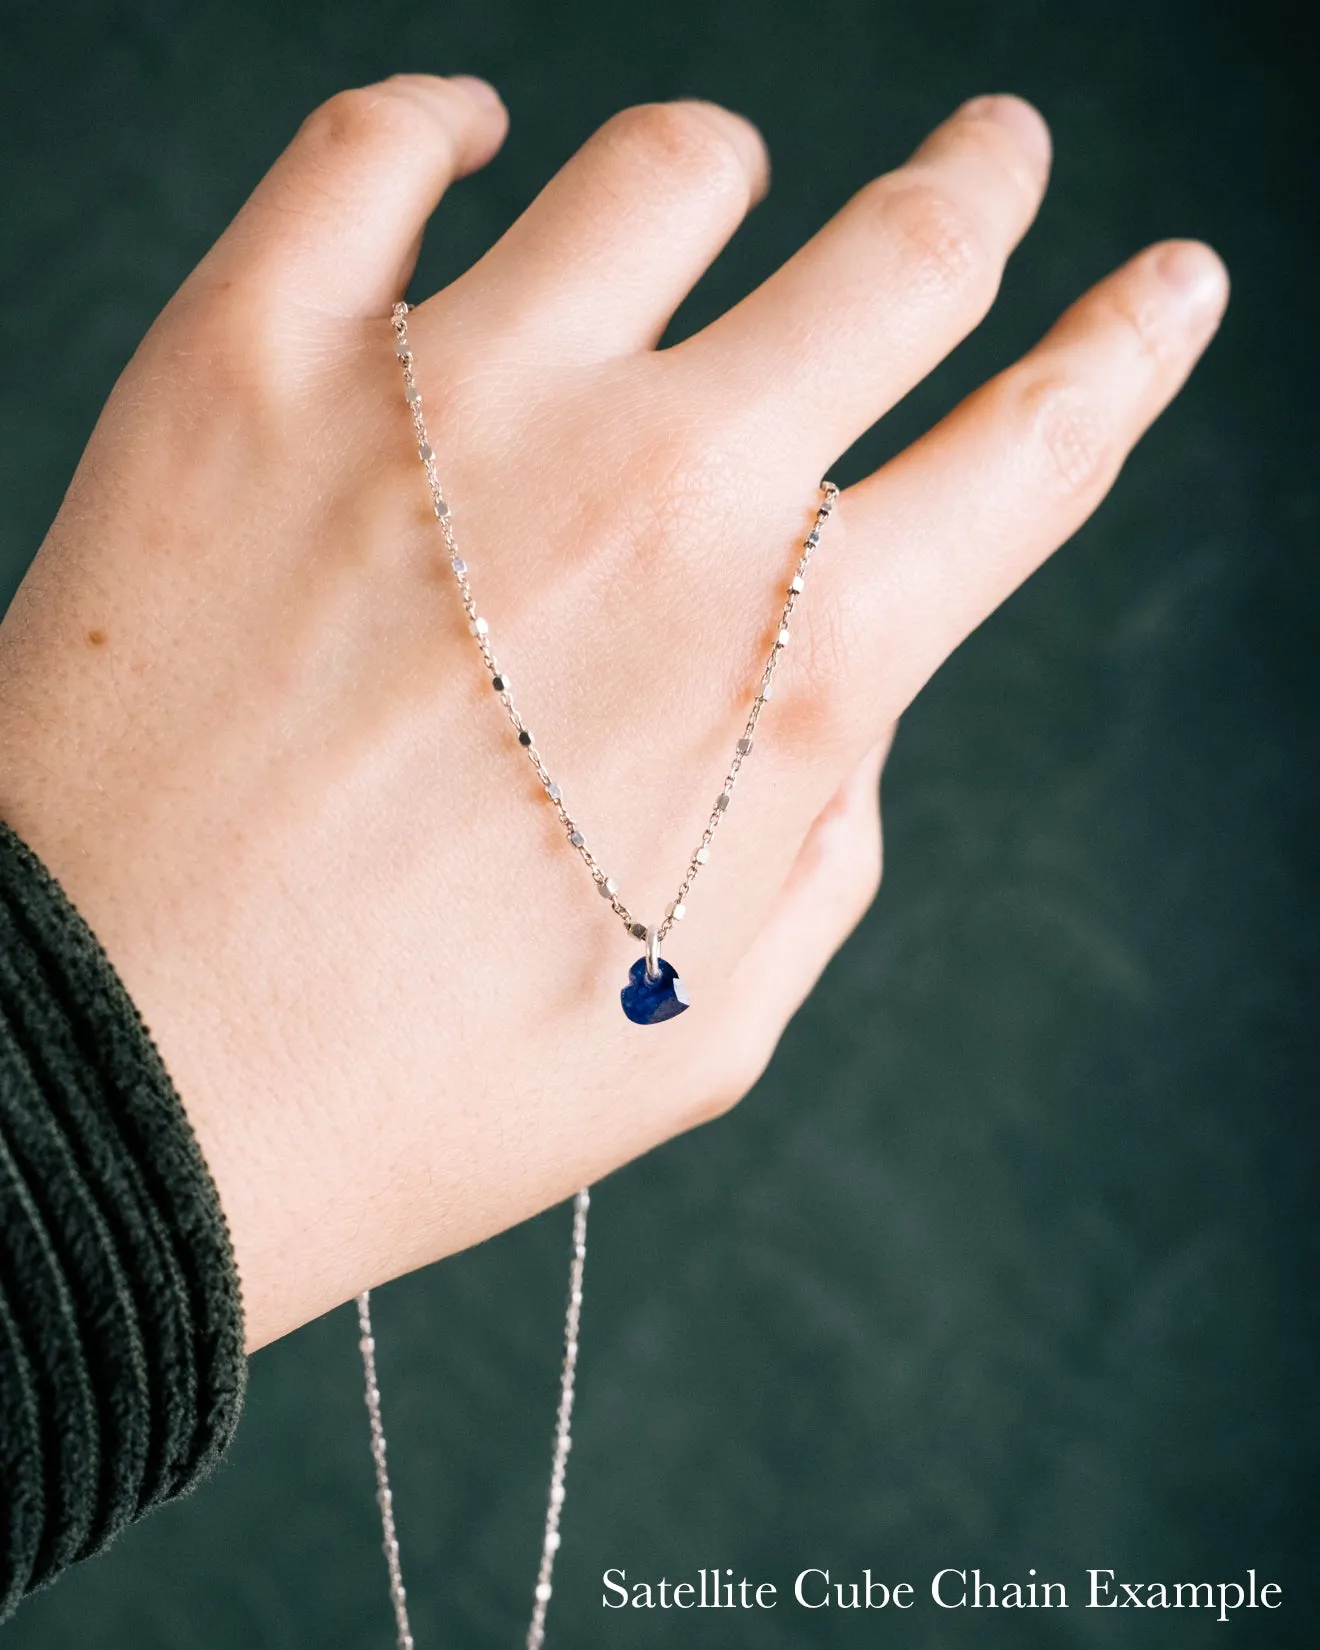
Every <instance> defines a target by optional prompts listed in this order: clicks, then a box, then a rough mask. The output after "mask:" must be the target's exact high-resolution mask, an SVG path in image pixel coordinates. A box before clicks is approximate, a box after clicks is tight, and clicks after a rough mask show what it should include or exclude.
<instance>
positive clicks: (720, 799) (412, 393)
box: [393, 303, 839, 941]
mask: <svg viewBox="0 0 1320 1650" xmlns="http://www.w3.org/2000/svg"><path fill="white" fill-rule="evenodd" d="M393 319H394V353H395V355H396V356H397V357H398V359H399V364H400V366H401V367H402V368H403V393H404V395H405V396H406V398H407V401H408V409H409V411H410V413H411V414H412V425H413V434H414V435H415V436H416V438H417V453H418V456H419V457H420V459H421V461H422V465H423V467H424V469H425V471H426V484H427V487H428V489H429V490H430V494H431V508H432V509H433V510H434V511H435V516H436V520H437V521H438V522H439V524H440V531H441V533H442V534H443V536H444V541H445V546H446V548H447V549H448V551H449V565H450V568H451V569H452V570H453V574H454V578H455V580H456V581H457V583H458V592H459V595H460V597H461V598H462V602H463V611H464V612H465V613H466V614H467V618H468V629H469V630H470V631H471V632H472V635H473V636H474V638H475V639H476V643H477V647H478V648H479V649H480V651H481V657H482V660H483V661H484V663H485V666H486V669H487V671H488V672H489V673H490V684H491V686H492V687H493V688H494V690H495V692H496V693H497V694H498V695H499V699H500V703H501V704H502V705H503V706H504V711H505V714H506V715H507V716H508V718H509V721H510V722H511V723H512V725H513V729H514V732H515V733H516V734H517V735H518V743H519V744H520V745H521V746H522V747H523V749H524V750H525V751H526V752H527V756H528V759H529V761H530V762H531V764H532V766H533V768H535V769H536V777H537V778H538V779H539V780H540V782H541V789H542V790H543V791H544V792H545V794H546V796H547V797H548V798H549V799H550V802H551V804H552V805H553V807H554V810H555V813H556V814H557V815H558V816H559V823H560V824H561V825H562V826H563V827H564V834H565V835H566V836H567V838H568V843H569V846H570V847H571V848H573V849H574V850H576V852H577V854H578V856H579V858H580V859H581V860H582V862H583V864H584V865H585V866H586V867H587V870H588V871H589V872H590V874H591V880H592V881H593V882H594V883H595V884H596V891H597V893H599V894H600V895H601V897H602V898H603V899H607V900H608V901H609V902H610V908H611V909H612V910H613V912H614V914H615V916H616V917H618V919H619V921H620V922H622V924H623V926H624V927H625V928H626V929H627V930H628V932H629V933H630V934H631V935H632V937H633V938H634V939H637V940H645V939H646V938H647V932H648V930H647V925H646V924H645V923H644V922H640V921H639V920H638V919H637V918H636V917H635V916H634V915H633V913H632V912H631V911H630V910H629V908H628V907H627V906H626V905H625V904H624V903H623V901H622V900H621V899H620V898H619V888H618V884H617V883H616V882H615V880H614V878H613V877H611V876H609V875H607V873H606V871H605V869H604V867H603V866H602V865H601V864H600V862H599V861H598V860H597V858H596V856H595V854H593V853H592V851H591V849H590V848H588V846H587V841H586V837H585V836H584V834H583V831H582V828H581V826H580V825H579V824H578V823H577V821H576V820H575V819H574V818H573V816H572V814H571V813H570V812H569V810H568V808H567V807H566V805H565V803H564V797H563V792H562V790H561V789H560V787H559V785H558V784H557V783H556V782H555V780H554V779H552V778H551V776H550V772H549V770H548V769H547V767H546V765H545V762H544V760H543V758H542V756H541V753H540V751H539V750H538V749H537V747H536V742H535V740H534V739H533V738H532V733H531V730H530V728H528V726H527V725H526V723H525V722H524V721H523V719H522V717H521V716H520V715H519V713H518V708H517V706H516V705H515V704H514V700H513V695H512V693H511V692H510V690H509V677H508V673H507V672H506V671H505V670H504V669H503V668H502V667H501V665H500V663H499V661H498V659H497V658H496V656H495V645H494V643H493V642H492V641H491V638H490V626H489V624H488V623H487V621H486V620H485V619H484V618H483V617H482V615H481V614H480V613H478V611H477V604H476V601H475V600H474V599H473V595H472V585H471V582H470V581H469V579H468V567H467V563H466V562H465V561H464V560H463V558H462V556H460V555H459V553H458V540H457V538H456V537H455V536H454V523H453V518H452V516H451V515H450V512H449V503H448V500H447V499H446V498H445V496H444V493H443V491H442V489H441V486H440V476H439V472H438V471H437V469H436V462H435V451H434V449H433V448H432V446H431V442H430V438H429V437H428V435H427V433H426V420H425V418H424V417H423V414H422V392H421V390H420V389H419V388H418V387H417V379H416V376H415V374H414V371H413V352H412V345H411V344H410V343H409V341H408V306H407V304H404V303H398V304H395V306H394V317H393ZM820 490H821V495H822V496H821V502H820V505H819V506H818V508H817V510H816V519H815V521H814V522H813V523H812V526H811V531H810V532H809V533H808V534H807V536H806V538H805V539H804V540H803V541H802V545H801V548H800V551H799V554H798V561H797V567H796V568H795V570H794V573H793V577H792V578H791V579H790V580H789V584H788V590H787V592H786V594H785V598H784V605H783V608H782V609H781V611H780V614H779V623H778V625H777V626H776V627H775V639H774V642H773V643H772V644H771V647H770V652H769V655H768V657H767V658H766V661H765V666H764V668H763V669H762V671H761V676H760V681H759V683H758V686H757V690H756V697H755V698H754V699H753V700H752V704H751V709H750V710H749V711H748V713H747V721H746V723H745V725H744V727H743V731H742V733H741V735H740V736H739V739H738V742H737V744H736V745H735V746H734V751H733V759H732V761H731V762H730V763H729V767H728V771H727V772H726V773H725V775H724V783H723V785H721V787H720V793H719V795H718V796H717V797H716V799H715V802H714V805H713V806H712V808H711V810H710V814H709V816H708V817H707V820H706V827H705V829H704V830H703V831H702V833H701V840H700V842H698V844H697V846H696V847H695V848H694V849H693V851H692V855H691V857H690V858H689V860H688V864H687V870H686V871H685V872H684V873H683V880H682V882H681V883H680V884H679V887H678V892H677V893H676V894H675V895H674V897H673V899H672V900H671V901H670V902H669V906H668V908H667V909H666V912H665V917H664V921H663V922H661V923H660V924H659V925H658V927H657V929H656V939H657V941H659V940H663V939H664V938H665V937H666V935H667V934H668V933H669V931H670V929H671V928H672V927H673V926H674V924H675V923H676V922H682V920H683V918H684V917H685V916H686V915H687V897H688V894H689V892H690V891H691V888H692V884H693V883H694V882H695V881H696V879H697V875H698V873H699V872H700V870H701V867H702V866H703V865H704V864H705V863H706V861H707V860H708V859H709V858H710V845H711V843H712V841H713V840H714V837H715V832H716V831H717V830H718V829H719V823H720V820H721V819H723V817H724V814H725V810H726V809H727V808H728V806H729V803H730V802H731V801H732V800H733V788H734V786H735V785H736V784H737V782H738V774H739V772H740V770H741V768H742V765H743V763H744V761H745V760H746V759H747V756H748V753H749V752H750V751H751V748H752V742H753V740H754V739H755V737H756V724H757V723H758V722H759V721H760V719H761V712H762V711H763V710H764V709H765V706H766V703H767V701H768V700H769V699H770V698H771V697H772V696H773V693H774V680H775V669H776V666H777V665H778V663H779V657H780V655H781V654H782V652H783V651H784V649H785V648H786V647H787V646H788V643H789V637H790V634H791V621H792V618H793V609H794V608H795V607H796V606H797V601H798V597H799V596H800V595H801V594H802V588H803V584H804V583H805V580H806V575H807V567H808V565H809V563H810V561H811V558H812V556H813V555H814V553H815V550H816V546H817V544H819V542H820V530H821V528H822V527H823V526H824V524H825V522H826V521H827V520H828V518H829V515H830V512H831V511H832V510H833V509H834V502H835V500H836V499H837V498H838V496H839V489H838V488H837V487H836V486H835V485H834V483H833V482H832V481H824V482H822V483H821V489H820Z"/></svg>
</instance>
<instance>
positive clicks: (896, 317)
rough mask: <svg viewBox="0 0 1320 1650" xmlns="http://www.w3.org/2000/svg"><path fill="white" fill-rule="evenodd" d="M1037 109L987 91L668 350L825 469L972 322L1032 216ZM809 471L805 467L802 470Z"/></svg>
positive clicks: (816, 468)
mask: <svg viewBox="0 0 1320 1650" xmlns="http://www.w3.org/2000/svg"><path fill="white" fill-rule="evenodd" d="M1049 162H1050V140H1049V133H1048V130H1047V128H1046V126H1045V123H1044V121H1043V120H1042V119H1041V117H1040V116H1039V115H1038V114H1037V113H1036V111H1035V110H1034V109H1033V108H1032V107H1031V106H1030V104H1027V103H1024V102H1022V100H1021V99H1020V98H1016V97H982V98H976V99H974V100H973V101H972V102H971V103H968V104H965V105H964V106H963V107H962V108H961V109H959V110H958V111H957V112H956V113H955V114H954V115H953V116H951V118H950V119H948V120H946V121H945V122H944V124H943V125H942V126H938V127H937V128H936V129H935V131H934V132H932V133H931V135H930V136H929V137H928V138H927V139H926V141H925V142H924V143H923V144H922V145H921V147H920V148H919V149H918V150H917V151H916V153H915V154H914V155H913V156H912V158H911V159H910V160H909V161H908V162H907V164H906V165H904V166H901V167H899V168H898V170H897V171H895V172H891V173H888V174H887V175H886V176H884V177H880V178H877V179H875V181H874V182H872V183H870V184H868V185H867V186H866V187H865V188H864V189H862V190H861V191H860V192H859V193H858V194H856V195H855V196H854V197H853V198H852V200H851V201H849V202H848V204H847V205H846V206H845V207H844V208H843V210H842V211H841V212H839V213H838V214H837V215H836V216H835V217H834V218H832V219H831V220H830V222H829V223H827V224H826V225H825V227H824V228H823V229H822V230H821V231H820V232H819V234H817V235H815V236H813V238H812V239H811V240H810V241H808V242H807V244H806V245H805V246H804V247H803V248H802V249H801V251H799V252H797V253H796V254H795V255H794V256H793V257H792V258H790V259H789V261H788V262H787V263H786V264H784V265H783V267H782V268H781V269H779V270H777V271H776V273H775V274H773V275H772V276H771V277H770V278H769V279H768V280H767V281H765V282H764V283H763V284H762V285H761V286H759V287H758V288H757V289H756V290H755V291H754V292H752V293H751V294H749V296H748V297H746V298H744V299H743V301H742V302H741V303H739V304H737V305H736V306H735V307H734V308H733V309H731V310H729V311H728V313H727V314H725V315H723V316H721V317H720V318H719V319H718V320H717V321H715V322H713V323H712V324H711V325H710V326H708V327H706V328H705V330H704V331H702V332H700V333H697V334H696V335H695V336H694V337H692V338H690V339H687V340H686V341H685V342H683V343H681V344H678V345H676V346H675V347H674V348H673V349H671V350H669V351H668V352H666V353H667V354H668V356H669V357H670V359H671V360H672V361H673V362H674V364H675V365H676V366H679V367H680V368H681V367H684V366H686V367H688V368H689V369H690V370H692V371H694V372H695V373H697V374H698V375H699V376H700V378H701V379H702V380H704V382H705V383H706V384H715V385H717V386H718V391H717V393H718V394H719V396H720V398H721V399H722V400H724V401H725V402H726V403H727V404H728V405H729V406H730V407H731V408H732V409H736V412H735V416H736V417H737V418H738V419H739V420H740V421H741V420H744V419H745V418H746V417H747V416H748V415H749V414H750V416H751V418H752V420H753V421H754V422H755V423H756V424H757V425H758V426H762V427H764V428H766V429H767V430H774V429H780V430H784V431H786V432H787V442H786V450H787V451H789V452H792V454H793V457H794V459H795V461H797V462H803V461H805V464H806V469H807V470H808V471H810V473H812V474H819V473H820V472H821V471H823V470H824V469H826V468H827V467H828V466H829V465H830V464H832V463H833V462H834V460H835V459H836V458H837V457H838V455H839V454H840V453H841V452H842V451H843V450H844V449H845V448H847V447H849V446H851V444H852V443H853V442H854V441H855V440H856V439H857V437H858V436H859V435H861V434H862V433H863V431H865V430H866V429H868V428H869V427H870V425H871V424H873V423H874V422H875V420H876V419H877V418H879V417H880V415H881V414H882V413H884V412H886V411H887V410H888V409H889V408H890V407H891V406H892V405H893V404H894V403H895V402H896V401H898V400H899V399H900V398H901V397H902V396H903V395H904V394H906V392H907V391H908V390H909V389H911V388H912V386H913V385H914V384H916V383H918V382H919V381H920V380H921V379H922V378H924V377H925V375H926V374H927V373H928V372H929V371H930V370H931V369H932V368H933V367H934V366H935V365H936V364H937V363H938V362H939V361H940V360H942V359H943V357H944V356H945V355H947V354H948V352H949V351H950V350H951V349H952V348H953V346H954V345H955V344H956V343H958V342H959V340H960V339H962V338H963V337H965V336H966V334H967V333H968V332H970V331H971V330H972V328H973V327H974V326H975V325H976V324H977V322H979V321H980V320H981V318H982V317H983V316H984V315H985V312H986V310H987V309H988V308H989V307H990V304H991V302H992V301H993V299H994V296H995V292H996V291H997V289H998V286H999V278H1000V276H1001V274H1002V273H1003V268H1004V263H1005V261H1006V260H1007V258H1008V255H1009V253H1010V252H1011V251H1012V249H1013V247H1014V246H1015V245H1016V244H1017V242H1018V241H1019V240H1020V238H1021V237H1022V235H1023V233H1024V232H1025V230H1026V228H1027V226H1028V224H1029V223H1030V222H1031V220H1032V218H1033V217H1034V216H1035V214H1036V208H1037V207H1038V206H1039V204H1040V198H1041V195H1042V193H1043V192H1044V188H1045V180H1046V177H1047V175H1048V172H1049ZM804 473H805V472H804Z"/></svg>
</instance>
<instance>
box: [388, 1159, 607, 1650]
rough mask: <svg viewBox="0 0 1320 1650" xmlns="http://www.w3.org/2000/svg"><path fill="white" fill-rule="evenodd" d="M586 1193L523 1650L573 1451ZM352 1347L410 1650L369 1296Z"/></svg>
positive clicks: (550, 1571)
mask: <svg viewBox="0 0 1320 1650" xmlns="http://www.w3.org/2000/svg"><path fill="white" fill-rule="evenodd" d="M590 1206H591V1193H590V1191H589V1190H588V1189H587V1188H586V1187H585V1186H584V1187H583V1188H582V1190H581V1191H580V1192H579V1193H578V1194H577V1196H576V1197H575V1198H574V1199H573V1255H572V1259H571V1260H570V1261H569V1266H568V1305H567V1306H566V1307H565V1309H564V1362H563V1365H562V1368H561V1370H560V1375H559V1409H558V1411H557V1412H556V1416H555V1449H554V1455H553V1457H552V1458H551V1463H550V1494H549V1496H548V1498H547V1500H546V1505H545V1525H544V1530H543V1534H542V1537H541V1567H540V1569H539V1570H538V1571H537V1574H536V1590H535V1592H534V1593H533V1595H532V1619H531V1622H530V1623H529V1625H528V1628H527V1650H541V1646H542V1645H543V1644H544V1643H545V1616H546V1611H547V1610H548V1609H549V1608H550V1595H551V1592H552V1591H553V1579H554V1572H555V1555H556V1554H557V1553H558V1551H559V1520H560V1518H561V1516H562V1515H563V1510H564V1478H565V1476H566V1474H567V1472H568V1452H569V1450H570V1449H572V1447H573V1430H572V1426H573V1397H574V1390H575V1383H576V1380H577V1360H578V1329H579V1326H580V1325H581V1322H582V1273H583V1270H584V1268H585V1266H586V1262H587V1210H588V1209H589V1208H590ZM357 1310H358V1329H359V1331H360V1338H359V1340H358V1347H359V1349H360V1350H361V1353H362V1372H363V1375H364V1377H365V1381H366V1400H367V1416H368V1419H369V1421H370V1424H371V1457H372V1460H373V1461H374V1462H375V1465H376V1501H377V1504H378V1505H379V1507H380V1527H381V1537H382V1541H381V1544H382V1546H383V1547H384V1550H385V1567H386V1570H387V1571H388V1572H389V1581H390V1603H391V1604H392V1605H393V1607H394V1628H395V1641H396V1643H397V1646H398V1650H416V1646H415V1645H414V1642H413V1636H412V1624H411V1622H410V1621H409V1619H408V1590H407V1588H406V1587H405V1586H404V1585H403V1570H402V1568H401V1566H400V1564H399V1539H398V1535H397V1534H396V1532H395V1527H394V1492H393V1490H392V1489H391V1488H390V1473H389V1466H388V1463H387V1461H386V1447H385V1423H384V1421H383V1420H382V1419H381V1413H380V1383H379V1381H378V1380H377V1379H376V1337H375V1335H374V1334H373V1333H372V1328H371V1293H370V1291H369V1290H364V1291H363V1292H362V1294H360V1295H359V1296H358V1298H357Z"/></svg>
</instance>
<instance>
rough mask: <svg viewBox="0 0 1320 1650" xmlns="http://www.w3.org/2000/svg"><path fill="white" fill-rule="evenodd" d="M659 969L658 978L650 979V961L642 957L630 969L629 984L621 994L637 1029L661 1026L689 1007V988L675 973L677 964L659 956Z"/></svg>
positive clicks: (657, 963)
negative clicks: (647, 968) (648, 963)
mask: <svg viewBox="0 0 1320 1650" xmlns="http://www.w3.org/2000/svg"><path fill="white" fill-rule="evenodd" d="M656 969H657V971H658V972H657V976H656V978H655V979H653V980H648V979H647V977H646V958H645V957H638V959H637V961H636V962H635V963H634V964H633V965H632V967H631V968H630V969H629V970H628V984H627V985H625V986H624V988H623V990H622V991H621V992H620V993H619V1000H620V1002H622V1004H623V1012H624V1013H625V1014H626V1015H627V1016H628V1018H629V1019H630V1020H631V1021H632V1023H633V1024H634V1025H636V1026H654V1025H659V1024H660V1022H661V1020H672V1019H673V1017H674V1016H675V1014H681V1013H682V1012H683V1010H684V1009H685V1008H686V1007H687V1006H688V994H687V987H686V986H685V985H684V984H683V982H682V980H680V979H679V977H678V975H677V974H676V973H675V972H674V966H673V964H672V963H667V962H666V961H665V959H664V958H663V957H657V958H656Z"/></svg>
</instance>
